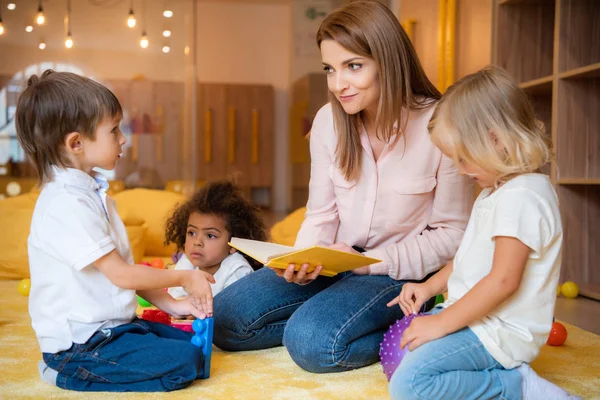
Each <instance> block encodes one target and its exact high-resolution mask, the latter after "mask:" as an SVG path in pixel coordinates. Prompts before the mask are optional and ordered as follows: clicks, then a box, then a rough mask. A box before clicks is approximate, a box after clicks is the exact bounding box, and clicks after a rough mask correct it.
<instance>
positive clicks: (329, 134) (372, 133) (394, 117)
mask: <svg viewBox="0 0 600 400" xmlns="http://www.w3.org/2000/svg"><path fill="white" fill-rule="evenodd" d="M317 44H318V45H319V47H320V49H321V57H322V61H323V66H324V69H325V71H326V73H327V83H328V87H329V91H330V104H328V105H326V106H324V107H323V108H322V109H321V110H320V111H319V112H318V113H317V115H316V117H315V120H314V123H313V127H312V130H311V138H310V151H311V159H312V161H311V180H310V186H309V200H308V204H307V212H306V219H305V221H304V223H303V225H302V228H301V229H300V232H299V233H298V237H297V240H296V246H297V247H306V246H311V245H321V246H331V247H334V248H337V249H340V250H344V251H347V252H356V251H357V250H356V249H358V250H361V251H362V250H366V251H365V253H364V254H365V255H367V256H369V257H373V258H377V259H380V260H382V262H381V263H378V264H374V265H371V266H368V267H362V268H358V269H356V270H354V271H353V272H347V273H344V274H339V275H337V276H335V277H333V278H326V277H320V276H318V274H319V271H320V268H317V269H316V270H314V271H313V272H311V273H307V267H308V266H307V265H303V266H302V267H301V268H300V270H299V271H298V272H294V269H295V266H294V265H290V266H289V267H288V269H287V270H275V271H273V270H271V269H268V268H264V269H262V270H260V271H258V272H256V273H254V274H251V275H249V276H248V277H247V278H245V279H242V280H240V281H238V282H236V283H234V284H233V285H231V286H230V287H229V288H228V289H226V290H224V291H223V292H221V293H220V294H219V296H217V297H215V300H214V312H215V335H214V342H215V344H216V345H217V346H219V347H220V348H222V349H225V350H232V351H239V350H254V349H264V348H268V347H273V346H279V345H281V344H282V343H283V344H284V345H285V346H286V348H287V349H288V351H289V353H290V355H291V357H292V359H293V360H294V361H295V362H296V363H297V364H298V365H299V366H300V367H302V368H304V369H305V370H308V371H312V372H337V371H345V370H349V369H354V368H359V367H362V366H365V365H369V364H372V363H374V362H376V361H377V360H378V359H379V356H378V352H379V343H380V342H381V339H382V336H383V333H384V332H385V330H386V329H387V328H388V327H389V325H390V324H392V323H393V322H394V321H395V320H397V319H399V318H402V316H403V314H402V312H401V310H400V309H399V308H398V307H395V308H387V307H386V303H387V302H389V301H391V300H392V299H393V298H394V297H395V296H394V294H395V293H397V292H398V291H399V290H400V289H401V287H402V285H403V284H404V282H405V281H406V280H422V279H424V278H425V277H426V276H427V275H428V274H430V273H432V272H435V271H436V270H438V269H439V268H440V267H441V266H442V265H444V264H445V263H446V262H447V261H448V260H449V259H451V258H452V257H454V253H455V252H456V249H457V248H458V245H459V243H460V240H461V238H462V235H463V232H464V228H465V226H466V223H467V219H468V215H469V211H470V199H471V196H470V185H469V184H468V183H467V182H466V181H465V179H463V178H461V177H460V176H459V174H458V172H457V170H456V169H455V168H454V167H453V166H452V162H451V161H450V160H449V159H447V158H446V157H444V156H443V155H442V153H441V152H440V151H439V150H438V149H437V148H436V147H435V146H434V145H433V144H432V143H431V142H430V140H429V137H428V132H427V124H428V122H429V119H430V117H431V114H432V112H433V108H434V105H435V102H436V100H438V99H439V98H440V93H439V92H438V91H437V90H436V89H435V87H434V86H433V85H432V84H431V82H429V80H428V79H427V77H426V76H425V73H424V72H423V69H422V67H421V65H420V63H419V60H418V58H417V55H416V53H415V50H414V49H413V47H412V45H411V43H410V40H409V39H408V37H407V35H406V33H405V32H404V31H403V30H402V28H401V26H400V24H399V23H398V21H397V20H396V18H395V17H394V15H393V14H392V13H391V12H390V10H388V9H387V8H386V7H385V6H383V5H381V4H380V3H378V2H375V1H355V2H352V3H350V4H348V5H346V6H343V7H342V8H340V9H338V10H336V11H334V12H333V13H332V14H331V15H329V16H328V17H327V18H326V19H325V20H324V21H323V23H322V25H321V27H320V28H319V31H318V33H317ZM352 246H353V247H354V248H353V247H352ZM282 278H283V279H282Z"/></svg>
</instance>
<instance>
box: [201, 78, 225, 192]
mask: <svg viewBox="0 0 600 400" xmlns="http://www.w3.org/2000/svg"><path fill="white" fill-rule="evenodd" d="M202 86H203V90H202V96H201V97H202V101H200V102H199V103H201V104H202V111H201V112H200V113H199V114H200V115H202V118H200V119H201V120H202V123H201V124H199V125H198V127H197V129H198V130H199V132H200V133H201V134H200V135H199V136H201V139H200V141H202V142H203V143H204V152H203V154H200V155H199V156H200V157H198V169H199V170H201V171H200V172H199V176H203V177H204V179H206V180H209V181H212V180H217V179H224V178H225V177H226V175H227V101H226V99H227V88H226V86H225V85H222V84H212V83H211V84H204V85H202ZM207 118H208V122H207Z"/></svg>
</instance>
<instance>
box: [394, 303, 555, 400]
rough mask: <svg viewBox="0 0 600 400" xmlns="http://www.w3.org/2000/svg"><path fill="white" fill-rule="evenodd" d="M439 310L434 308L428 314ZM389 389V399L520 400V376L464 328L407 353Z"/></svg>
mask: <svg viewBox="0 0 600 400" xmlns="http://www.w3.org/2000/svg"><path fill="white" fill-rule="evenodd" d="M441 311H442V309H441V308H439V307H436V308H434V309H433V310H432V311H431V313H430V314H437V313H439V312H441ZM389 390H390V395H391V397H392V399H402V400H412V399H419V400H424V399H439V400H443V399H449V400H455V399H461V400H471V399H506V400H520V399H521V374H520V373H519V371H517V370H515V369H512V370H507V369H504V368H503V367H502V365H500V364H499V363H498V362H497V361H496V360H495V359H494V358H493V357H492V356H491V355H490V353H488V352H487V350H486V349H485V347H483V344H482V343H481V341H480V340H479V339H478V338H477V336H476V335H475V334H474V333H473V331H472V330H471V329H469V328H464V329H462V330H460V331H458V332H455V333H452V334H450V335H448V336H444V337H443V338H440V339H437V340H434V341H431V342H428V343H425V344H424V345H422V346H420V347H418V348H417V349H415V350H414V351H412V352H409V353H406V355H405V356H404V358H403V359H402V362H401V363H400V366H399V367H398V369H397V370H396V372H394V375H392V379H391V380H390V387H389ZM548 400H550V399H548Z"/></svg>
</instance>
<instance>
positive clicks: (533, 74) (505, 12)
mask: <svg viewBox="0 0 600 400" xmlns="http://www.w3.org/2000/svg"><path fill="white" fill-rule="evenodd" d="M501 4H502V6H501V7H499V8H498V13H497V29H496V31H497V42H498V46H497V48H496V63H497V64H498V65H500V66H501V67H503V68H504V69H506V70H507V71H508V72H509V73H510V74H511V75H512V76H513V77H514V78H515V79H516V80H517V81H518V82H528V81H532V80H537V79H539V78H545V77H548V76H549V75H552V73H553V57H554V17H555V8H556V6H555V1H554V0H548V1H542V2H539V1H535V2H534V1H510V2H502V3H501Z"/></svg>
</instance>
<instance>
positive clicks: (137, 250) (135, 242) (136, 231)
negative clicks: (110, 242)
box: [123, 221, 148, 264]
mask: <svg viewBox="0 0 600 400" xmlns="http://www.w3.org/2000/svg"><path fill="white" fill-rule="evenodd" d="M123 222H124V223H125V229H126V230H127V237H128V238H129V246H131V253H132V254H133V262H135V263H136V264H139V263H141V262H142V259H143V258H144V254H145V253H146V230H147V229H148V226H147V225H146V224H145V223H142V224H129V221H123Z"/></svg>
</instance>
